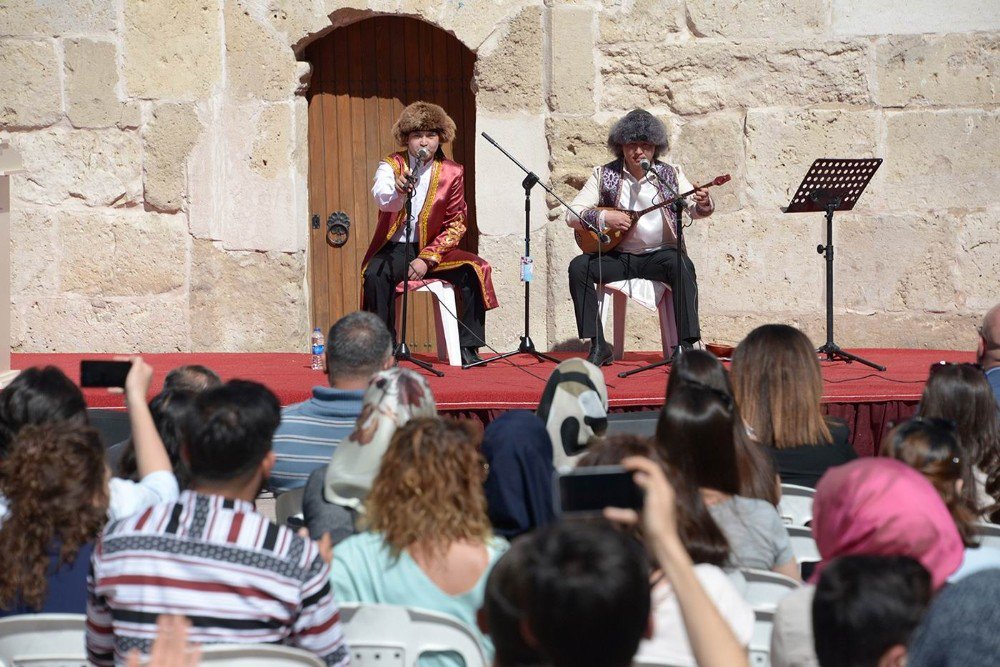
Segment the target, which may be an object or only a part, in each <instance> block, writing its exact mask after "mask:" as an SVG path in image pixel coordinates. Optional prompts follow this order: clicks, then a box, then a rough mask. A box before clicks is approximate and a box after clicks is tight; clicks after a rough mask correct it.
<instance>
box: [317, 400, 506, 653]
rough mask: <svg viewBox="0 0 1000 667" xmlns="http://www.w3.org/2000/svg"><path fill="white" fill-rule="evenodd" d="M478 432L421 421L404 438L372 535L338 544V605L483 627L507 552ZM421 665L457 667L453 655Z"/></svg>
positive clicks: (379, 482) (372, 500) (371, 515)
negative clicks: (419, 611) (493, 519)
mask: <svg viewBox="0 0 1000 667" xmlns="http://www.w3.org/2000/svg"><path fill="white" fill-rule="evenodd" d="M479 441H480V434H479V432H478V429H476V428H474V427H473V426H472V425H471V424H468V423H465V422H453V421H445V420H442V419H440V418H418V419H412V420H410V422H409V423H407V424H406V425H405V426H403V427H402V428H400V429H399V430H398V431H396V433H395V435H393V437H392V441H391V442H390V443H389V449H388V450H386V452H385V455H384V456H383V457H382V464H381V467H380V468H379V471H378V475H376V477H375V481H374V482H373V483H372V489H371V493H369V494H368V498H367V500H366V501H365V507H366V514H365V516H364V517H363V519H362V524H363V525H364V526H365V527H366V528H367V529H369V530H370V531H372V532H366V533H361V534H358V535H353V536H351V537H349V538H347V539H346V540H344V541H343V542H341V543H340V544H338V545H337V546H336V548H335V549H334V553H333V563H332V564H331V569H330V581H331V583H332V585H333V590H334V596H335V599H336V600H337V601H338V602H341V603H344V602H362V603H365V602H367V603H382V604H395V605H404V606H410V607H421V608H424V609H429V610H432V611H436V612H439V613H444V614H448V615H449V616H453V617H455V618H456V619H458V620H459V621H462V622H463V623H465V624H466V625H467V626H469V628H470V629H473V632H474V633H476V634H477V635H478V637H479V639H480V641H481V642H482V644H483V647H484V649H485V650H486V653H487V657H488V658H490V659H492V653H493V648H492V644H490V642H489V641H488V639H487V638H486V637H484V636H483V635H482V634H481V633H479V631H478V630H475V627H476V622H475V616H476V611H477V610H478V609H479V607H480V606H481V605H482V602H483V589H484V586H485V583H486V577H487V575H488V574H489V571H490V568H491V567H492V566H493V563H494V562H496V560H497V559H498V558H499V557H500V555H501V554H502V553H503V552H504V551H506V549H507V546H508V545H507V542H506V541H505V540H503V539H502V538H498V537H494V536H493V535H492V532H491V530H490V522H489V518H488V517H487V515H486V498H485V496H484V494H483V479H484V478H485V474H486V473H485V466H484V465H483V464H484V461H483V458H482V456H481V455H480V453H479ZM420 664H421V665H457V664H461V661H460V660H459V659H458V658H457V657H454V658H453V657H452V656H451V655H449V654H447V653H440V654H432V655H428V656H425V657H422V658H421V660H420Z"/></svg>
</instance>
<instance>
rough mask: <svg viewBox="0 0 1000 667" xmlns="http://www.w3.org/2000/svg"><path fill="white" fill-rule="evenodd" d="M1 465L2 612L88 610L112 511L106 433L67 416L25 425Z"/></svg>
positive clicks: (0, 572)
mask: <svg viewBox="0 0 1000 667" xmlns="http://www.w3.org/2000/svg"><path fill="white" fill-rule="evenodd" d="M0 471H2V474H3V477H4V479H5V483H4V491H5V492H6V493H7V498H8V500H9V502H10V513H9V514H8V515H7V517H6V518H5V519H4V522H3V525H2V526H0V554H3V560H4V566H3V567H2V568H0V616H8V615H14V614H31V613H69V614H82V613H84V612H85V611H86V608H87V569H88V567H89V566H90V554H91V552H92V551H93V548H94V541H95V540H96V539H97V536H98V534H99V533H100V532H101V528H103V527H104V524H105V522H106V521H107V511H108V484H107V478H106V477H105V471H104V445H103V444H102V443H101V438H100V435H98V433H97V431H96V430H94V429H93V428H91V427H90V426H83V425H79V424H73V423H72V422H67V421H64V422H55V423H52V424H44V425H41V426H34V425H29V426H25V427H24V428H22V429H21V430H20V432H19V433H18V435H17V436H16V437H15V440H14V444H13V446H12V447H11V448H10V455H9V456H8V457H7V458H5V459H3V461H0Z"/></svg>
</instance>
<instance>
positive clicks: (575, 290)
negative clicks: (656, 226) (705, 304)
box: [569, 248, 701, 342]
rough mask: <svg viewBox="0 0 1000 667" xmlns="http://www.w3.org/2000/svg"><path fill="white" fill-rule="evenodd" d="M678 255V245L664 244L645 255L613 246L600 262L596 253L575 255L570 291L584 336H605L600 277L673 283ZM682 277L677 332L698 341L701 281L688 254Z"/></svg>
mask: <svg viewBox="0 0 1000 667" xmlns="http://www.w3.org/2000/svg"><path fill="white" fill-rule="evenodd" d="M677 257H678V252H677V248H663V249H662V250H657V251H655V252H650V253H645V254H641V255H633V254H631V253H627V252H617V251H614V250H612V251H611V252H607V253H604V254H603V255H602V256H601V259H600V262H598V259H597V254H596V253H594V254H584V255H579V256H577V257H574V258H573V261H571V262H570V263H569V293H570V296H572V297H573V308H574V310H575V311H576V329H577V332H578V335H579V336H580V338H598V337H600V338H601V339H602V340H603V338H604V333H603V331H601V328H600V320H599V319H598V313H597V290H596V289H595V288H594V283H596V282H597V281H598V280H600V281H602V282H604V283H613V282H615V281H617V280H630V279H632V278H646V279H647V280H659V281H660V282H664V283H666V284H667V286H668V287H672V286H673V284H674V283H673V278H674V273H675V272H676V271H677V265H678V262H677ZM680 278H681V292H682V294H681V295H680V303H678V305H679V306H680V310H679V316H678V319H677V336H678V338H680V339H681V340H686V341H690V342H694V341H696V340H698V339H699V338H701V330H700V329H699V327H698V282H697V277H696V276H695V272H694V264H692V263H691V260H690V259H689V258H688V257H687V256H685V257H684V262H683V265H682V269H681V275H680ZM673 297H674V299H675V300H676V299H678V298H679V297H678V295H677V294H674V295H673Z"/></svg>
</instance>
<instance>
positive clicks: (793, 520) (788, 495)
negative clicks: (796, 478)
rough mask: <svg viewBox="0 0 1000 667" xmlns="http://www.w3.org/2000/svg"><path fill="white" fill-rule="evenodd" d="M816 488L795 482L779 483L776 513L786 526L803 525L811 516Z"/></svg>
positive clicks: (810, 519)
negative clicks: (779, 494) (779, 497)
mask: <svg viewBox="0 0 1000 667" xmlns="http://www.w3.org/2000/svg"><path fill="white" fill-rule="evenodd" d="M815 495H816V489H810V488H809V487H808V486H798V485H797V484H782V485H781V501H780V502H779V503H778V514H780V515H781V520H782V521H783V522H784V523H785V525H786V526H805V525H807V524H808V523H809V522H810V521H812V518H813V498H814V497H815Z"/></svg>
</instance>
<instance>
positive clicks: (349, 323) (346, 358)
mask: <svg viewBox="0 0 1000 667" xmlns="http://www.w3.org/2000/svg"><path fill="white" fill-rule="evenodd" d="M393 363H394V360H393V357H392V336H391V335H390V334H389V330H388V329H386V328H385V323H384V322H383V321H382V320H380V319H379V318H378V317H376V316H375V315H373V314H371V313H365V312H360V311H359V312H354V313H349V314H347V315H344V316H343V317H341V318H340V319H339V320H337V321H336V322H334V324H333V326H332V327H330V332H329V334H328V335H327V337H326V370H327V379H328V381H329V386H328V387H323V386H318V387H313V389H312V398H310V399H309V400H307V401H303V402H301V403H296V404H294V405H289V406H287V407H286V408H285V409H284V410H283V411H282V413H281V425H280V426H279V427H278V431H277V433H275V434H274V452H275V454H276V455H277V457H278V458H277V462H276V463H275V466H274V470H273V471H272V473H271V479H270V481H269V486H270V488H271V489H272V490H273V491H274V492H275V493H283V492H285V491H290V490H292V489H298V488H301V487H303V486H305V484H306V480H307V479H308V478H309V474H310V473H311V472H312V471H313V470H316V469H317V468H322V467H323V466H324V465H325V464H326V462H327V461H329V460H330V456H331V455H332V454H333V453H334V451H336V449H337V445H339V444H340V441H341V440H343V439H344V438H345V437H347V436H348V435H349V434H350V433H351V432H352V431H353V430H354V422H355V421H356V420H357V418H358V415H359V414H361V399H362V397H363V396H364V392H365V389H366V388H367V387H368V383H369V381H370V380H371V378H372V376H373V375H375V373H378V372H379V371H382V370H385V369H387V368H389V367H391V366H392V364H393Z"/></svg>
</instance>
